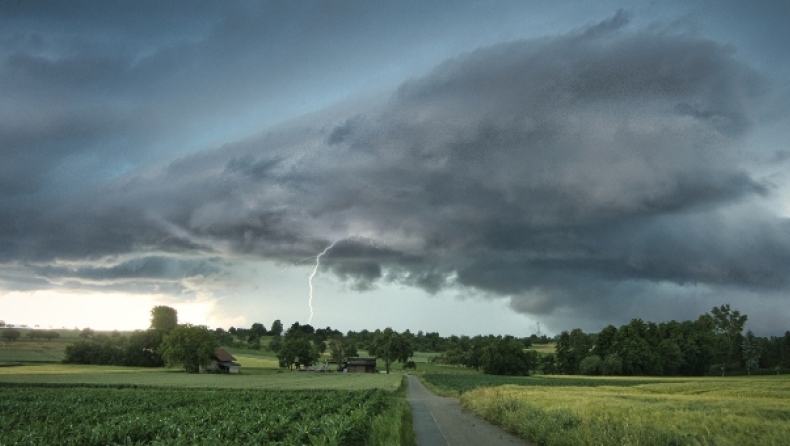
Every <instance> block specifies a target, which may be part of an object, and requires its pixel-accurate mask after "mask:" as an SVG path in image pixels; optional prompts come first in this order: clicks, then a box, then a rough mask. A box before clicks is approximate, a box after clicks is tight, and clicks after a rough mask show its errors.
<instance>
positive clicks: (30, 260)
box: [0, 11, 790, 320]
mask: <svg viewBox="0 0 790 446" xmlns="http://www.w3.org/2000/svg"><path fill="white" fill-rule="evenodd" d="M629 18H630V15H629V13H627V12H623V11H619V12H617V13H616V14H615V15H614V16H612V17H611V18H610V19H607V20H605V21H603V22H601V23H599V24H597V25H593V26H589V27H587V28H583V29H580V30H578V31H574V32H571V33H566V34H561V35H555V36H548V37H543V38H539V39H528V40H516V41H511V42H505V43H501V44H496V45H493V46H487V47H482V48H479V49H476V50H474V51H471V52H467V53H464V54H461V55H459V56H457V57H455V58H452V59H450V60H446V61H445V62H443V63H441V64H440V65H438V66H436V67H435V68H434V69H433V70H431V71H430V72H428V73H427V74H425V75H422V76H419V77H414V78H412V79H410V80H407V81H405V82H403V83H401V84H400V86H399V87H398V88H397V89H396V90H395V91H393V92H391V93H390V94H388V95H386V96H384V97H378V98H376V99H370V100H367V101H361V102H354V103H351V104H342V105H339V106H337V107H332V108H328V109H326V110H324V111H321V112H317V113H314V114H311V115H306V116H304V117H301V118H298V119H294V120H290V121H288V122H285V123H282V124H279V125H276V126H271V127H269V128H268V129H267V130H265V131H264V132H262V133H259V134H257V135H255V136H252V137H248V138H246V139H243V140H239V141H236V142H233V143H230V144H226V145H224V146H222V147H219V148H216V149H214V150H209V151H202V152H198V153H193V154H189V155H184V156H181V157H179V158H177V159H174V160H172V161H169V162H165V163H162V162H159V163H153V164H149V165H146V166H144V167H140V168H137V169H134V170H132V171H130V172H128V173H124V174H122V175H120V176H116V177H115V178H114V179H107V180H104V179H102V180H98V179H97V180H95V181H97V182H98V183H99V184H98V185H89V186H88V187H86V188H83V189H81V190H79V191H77V192H74V193H72V194H69V195H67V196H66V197H63V198H58V199H57V200H51V201H48V202H47V206H46V207H43V206H42V207H36V206H26V205H23V204H21V203H19V202H18V201H14V207H13V209H14V215H13V216H11V215H5V216H3V218H0V226H1V228H0V229H2V233H3V234H5V236H4V237H3V240H2V242H0V243H1V244H2V246H3V248H4V249H3V250H2V252H1V253H0V261H2V262H4V264H5V265H11V264H13V265H15V269H14V271H16V273H15V274H17V273H18V271H19V270H20V268H21V269H27V270H29V271H31V272H34V273H35V274H34V275H33V277H35V278H36V279H35V280H42V278H45V279H47V280H50V281H52V282H53V283H57V282H59V281H63V280H65V279H68V280H70V281H76V282H80V281H82V282H84V283H85V284H95V283H97V282H106V283H108V284H116V283H120V282H124V283H127V282H128V281H129V280H131V279H139V280H140V281H141V283H146V281H150V280H162V281H163V282H168V283H177V282H178V279H179V278H184V277H190V276H196V275H201V276H211V275H218V274H221V273H222V271H223V268H227V267H229V265H230V264H231V263H232V262H233V260H234V259H238V258H246V259H260V260H267V261H273V262H277V263H279V264H282V265H287V264H291V263H294V262H299V261H303V259H305V258H309V257H310V256H315V255H316V254H317V253H318V252H321V250H323V249H324V248H325V247H326V246H328V245H329V244H330V243H332V242H335V241H337V242H338V243H337V245H336V246H335V248H333V250H332V251H331V252H330V253H328V254H327V255H326V256H325V257H324V258H323V259H322V265H323V267H324V268H325V269H326V270H327V271H331V272H332V273H334V274H335V275H337V277H339V278H341V279H342V280H344V281H347V282H348V283H349V284H350V286H351V288H352V289H354V290H358V291H365V290H369V289H374V288H375V287H376V284H377V283H385V282H386V283H398V284H404V285H407V286H414V287H419V288H421V289H424V290H425V291H427V292H428V293H437V292H440V291H442V290H455V291H457V292H458V293H460V294H464V293H465V292H469V293H473V294H476V295H483V296H488V297H492V298H496V297H503V298H509V299H510V306H511V307H512V309H513V310H514V311H517V312H524V313H527V314H533V315H542V316H545V317H547V318H548V319H549V320H552V319H551V318H559V317H566V318H573V317H577V318H580V317H581V316H582V315H584V314H587V315H589V316H590V317H592V318H601V319H603V317H604V315H609V317H610V318H615V319H616V318H618V317H620V316H623V317H624V315H626V314H631V313H630V305H631V304H630V303H633V302H640V305H643V306H648V307H649V306H650V305H651V302H652V305H654V306H655V307H659V306H662V305H663V302H666V299H668V298H671V299H680V302H681V303H680V305H683V303H682V302H683V301H684V299H685V300H686V301H687V302H688V303H687V305H688V308H694V310H697V309H698V307H699V306H700V304H699V303H698V302H696V301H694V298H693V294H694V293H695V290H697V289H699V287H712V288H714V289H720V290H723V291H724V292H726V293H730V294H731V295H735V294H737V293H739V292H743V293H749V294H750V295H756V296H760V295H762V294H764V295H765V296H768V297H766V299H774V298H775V296H776V295H777V293H781V292H784V293H785V294H786V292H787V291H788V290H790V221H788V219H787V218H786V217H785V216H782V215H780V214H779V213H777V212H776V210H775V209H773V208H772V207H770V206H769V205H768V204H767V203H768V202H769V201H770V200H771V199H772V198H773V197H775V196H776V194H777V186H776V185H775V184H774V183H772V182H771V181H769V180H768V179H766V178H765V177H764V176H763V175H762V174H761V173H760V170H759V168H760V166H761V164H760V163H761V162H762V161H760V160H761V159H762V158H760V157H759V156H757V155H751V154H748V151H746V150H745V149H744V145H745V144H746V141H747V139H748V138H749V137H750V135H751V134H752V131H753V128H754V127H755V125H756V123H758V122H760V121H762V120H763V119H764V117H765V115H766V114H768V113H769V112H770V110H768V108H769V105H770V102H771V98H772V97H773V96H774V95H776V91H777V88H778V87H777V86H776V85H775V84H774V83H773V81H772V80H771V79H770V78H769V77H767V76H765V75H763V74H761V72H760V71H759V70H757V69H756V68H753V67H752V66H751V65H750V64H748V63H747V62H744V61H742V59H740V58H739V56H738V53H737V52H736V51H735V50H734V49H733V48H732V47H731V46H729V45H725V44H721V43H717V42H715V41H712V40H708V39H705V38H702V37H699V36H698V35H695V34H693V33H676V32H672V31H671V30H668V29H663V28H661V29H650V30H633V29H630V27H629V26H628V24H629ZM174 51H185V50H183V49H179V48H177V49H174ZM88 62H90V61H88ZM88 62H86V61H75V62H74V63H75V67H80V68H79V69H80V70H87V71H90V72H94V73H96V72H105V73H106V72H108V71H109V72H111V71H113V70H116V71H117V72H118V76H123V75H124V74H123V73H127V74H128V73H130V71H135V70H145V67H144V66H143V65H145V64H149V63H154V62H155V61H144V62H139V63H138V64H137V65H131V66H126V68H124V63H127V64H128V62H123V61H112V60H104V61H93V62H92V63H94V65H90V66H89V67H88V68H90V67H93V68H90V69H88V68H86V63H88ZM140 64H142V65H140ZM5 68H6V73H8V72H11V71H14V70H15V71H14V72H17V73H21V72H25V73H27V74H26V76H46V75H47V72H48V70H50V69H54V68H48V63H47V62H45V61H41V60H33V59H30V58H27V59H26V58H23V57H17V56H12V57H11V58H9V59H7V61H6V63H5ZM67 68H68V67H65V68H64V67H60V68H59V69H58V71H59V72H62V71H63V70H66V71H69V69H67ZM75 69H77V68H75ZM106 77H107V76H106V75H102V78H106ZM110 77H112V76H110ZM77 78H79V79H83V80H84V77H83V76H81V75H80V76H78V75H77V74H75V79H77ZM6 79H7V77H6ZM20 79H21V78H20ZM66 81H68V79H66V80H63V82H66ZM69 82H72V83H74V82H76V81H69ZM146 91H147V94H153V93H152V92H151V91H150V90H146ZM98 112H99V113H100V110H99V111H98ZM138 112H139V110H138ZM52 113H54V114H55V115H57V114H59V113H64V112H63V111H60V110H58V109H57V108H53V110H52ZM86 113H87V115H85V116H84V117H82V116H77V117H76V118H72V119H69V120H67V121H63V120H59V119H58V118H57V116H54V117H52V118H51V120H50V121H49V122H50V123H49V124H48V125H47V126H46V127H45V129H44V130H43V131H40V130H39V129H36V130H35V131H33V130H32V129H31V128H27V127H26V126H25V125H22V124H20V125H14V126H13V128H12V129H11V131H8V132H0V135H3V136H1V137H0V138H2V139H3V140H2V141H0V147H5V148H6V149H5V150H10V149H8V148H11V147H14V148H19V147H23V145H25V144H26V145H28V146H29V147H30V148H29V149H24V147H27V146H24V147H23V149H24V150H23V152H18V151H13V153H11V152H9V153H8V154H5V153H4V154H3V159H4V160H11V161H10V162H13V163H32V164H35V166H36V167H35V168H32V167H31V168H30V169H28V168H25V169H19V170H14V172H9V174H8V175H6V174H3V175H2V176H0V178H2V180H1V181H0V191H2V192H3V193H5V194H7V196H14V194H18V193H23V192H28V193H29V192H30V191H35V190H37V189H36V188H37V187H41V186H40V183H41V182H43V181H48V180H47V178H48V176H47V175H46V173H47V172H50V171H51V170H52V169H56V168H57V166H59V165H62V164H61V163H63V162H64V161H63V160H64V159H65V157H67V156H69V154H68V151H66V152H62V151H57V153H59V154H60V155H59V156H61V157H63V158H54V157H50V156H45V155H39V154H37V153H38V152H37V150H38V149H36V148H40V147H53V145H52V144H54V143H53V142H52V141H54V140H56V139H57V140H58V141H60V144H66V145H68V147H84V146H83V145H81V144H71V145H69V141H79V140H80V139H82V138H87V139H89V140H90V141H91V142H92V144H94V145H95V144H101V143H103V142H104V141H105V139H104V137H103V136H102V134H103V133H102V132H103V131H104V129H108V128H113V126H115V125H116V124H115V122H117V121H120V120H124V119H125V117H124V116H119V115H117V113H115V112H113V113H108V114H104V113H100V114H101V118H100V119H97V117H96V116H90V114H91V113H97V110H96V108H89V111H86ZM25 122H27V123H30V122H31V121H29V120H25ZM58 122H64V124H63V126H66V127H62V126H59V124H58ZM66 122H67V123H66ZM5 125H11V124H7V123H6V124H5ZM140 125H143V124H140ZM159 125H163V124H162V123H159V124H157V126H159ZM125 131H129V132H133V131H134V127H126V130H125ZM64 132H65V134H67V135H68V137H67V138H66V139H63V138H62V135H63V134H64ZM154 133H155V132H154ZM112 135H115V136H117V134H115V133H112ZM154 136H155V135H154ZM108 137H109V136H108ZM152 137H153V136H152ZM47 141H49V142H47ZM20 144H22V145H20ZM87 147H88V148H83V149H82V150H88V151H90V147H91V145H88V146H87ZM19 153H25V154H26V155H25V156H24V159H19V160H17V159H16V158H15V157H18V156H21V155H18V154H19ZM102 153H105V152H102ZM105 154H106V153H105ZM107 156H109V155H107ZM135 156H136V157H144V154H137V155H135ZM776 156H779V155H778V152H777V155H776ZM39 158H41V159H46V162H39V161H38V160H39ZM778 162H780V163H784V164H787V157H784V158H782V160H779V161H778ZM32 164H31V165H32ZM4 165H5V166H6V169H7V168H8V166H9V164H4ZM17 165H18V164H17ZM755 166H757V167H755ZM0 169H3V168H0ZM20 172H32V174H25V175H24V178H23V177H19V178H17V177H15V176H14V175H22V173H20ZM107 259H112V260H111V261H110V263H111V264H110V265H106V264H104V263H102V262H105V263H106V262H108V260H107ZM200 259H205V260H200ZM70 261H74V262H77V261H78V262H81V264H80V265H81V266H79V267H68V268H66V267H63V266H58V265H62V263H63V262H70ZM58 262H60V263H58ZM31 280H33V279H31ZM629 302H630V303H629ZM705 309H706V308H703V311H704V310H705ZM693 315H694V314H690V315H689V316H690V317H691V316H693Z"/></svg>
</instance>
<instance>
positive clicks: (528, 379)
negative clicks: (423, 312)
mask: <svg viewBox="0 0 790 446" xmlns="http://www.w3.org/2000/svg"><path fill="white" fill-rule="evenodd" d="M422 380H423V382H424V383H426V384H427V385H428V386H429V387H430V388H431V389H433V390H434V391H435V392H437V393H440V394H442V395H445V396H460V395H461V394H463V393H465V392H468V391H470V390H474V389H478V388H481V387H496V386H503V385H506V384H509V385H516V386H541V387H568V386H571V387H600V386H613V387H624V386H634V385H638V384H645V383H651V382H656V378H613V377H606V378H592V377H579V376H500V375H483V374H480V373H425V374H424V375H422ZM670 380H673V381H676V380H677V379H661V381H662V382H663V381H670Z"/></svg>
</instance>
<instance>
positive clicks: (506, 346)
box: [482, 336, 540, 375]
mask: <svg viewBox="0 0 790 446" xmlns="http://www.w3.org/2000/svg"><path fill="white" fill-rule="evenodd" d="M539 361H540V356H539V355H538V353H537V352H536V351H534V350H529V351H524V344H523V343H522V342H520V341H519V340H518V339H516V338H514V337H513V336H505V337H504V338H499V339H496V340H493V341H491V342H490V343H488V345H486V346H485V348H483V358H482V362H483V373H486V374H488V375H529V373H530V371H531V370H534V369H536V368H537V365H538V363H539Z"/></svg>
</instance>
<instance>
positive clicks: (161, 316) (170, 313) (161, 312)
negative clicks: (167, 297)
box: [151, 305, 178, 333]
mask: <svg viewBox="0 0 790 446" xmlns="http://www.w3.org/2000/svg"><path fill="white" fill-rule="evenodd" d="M177 325H178V313H177V312H176V310H175V309H174V308H171V307H168V306H165V305H158V306H156V307H154V308H152V309H151V328H153V329H154V330H161V331H163V332H165V333H168V332H169V331H170V330H173V329H174V328H176V326H177Z"/></svg>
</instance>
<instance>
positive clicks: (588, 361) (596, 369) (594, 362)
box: [579, 355, 603, 375]
mask: <svg viewBox="0 0 790 446" xmlns="http://www.w3.org/2000/svg"><path fill="white" fill-rule="evenodd" d="M602 369H603V360H602V359H601V357H600V356H598V355H590V356H588V357H586V358H584V359H582V362H581V363H579V373H581V374H582V375H600V374H601V372H602Z"/></svg>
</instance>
